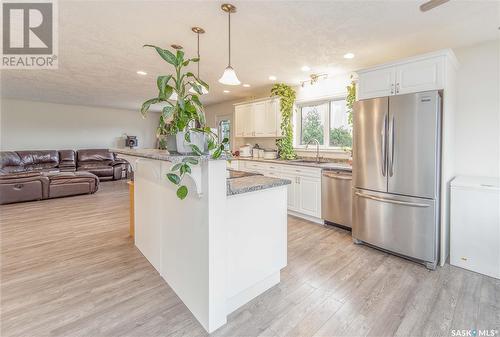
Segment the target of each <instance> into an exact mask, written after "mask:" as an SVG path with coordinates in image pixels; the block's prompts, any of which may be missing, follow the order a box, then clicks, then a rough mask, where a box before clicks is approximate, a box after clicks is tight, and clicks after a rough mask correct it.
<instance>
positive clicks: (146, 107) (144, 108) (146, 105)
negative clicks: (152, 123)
mask: <svg viewBox="0 0 500 337" xmlns="http://www.w3.org/2000/svg"><path fill="white" fill-rule="evenodd" d="M159 101H160V100H159V99H158V98H151V99H148V100H147V101H146V102H144V103H142V107H141V114H142V116H143V117H145V116H146V113H147V112H148V110H149V107H150V106H151V104H156V103H158V102H159Z"/></svg>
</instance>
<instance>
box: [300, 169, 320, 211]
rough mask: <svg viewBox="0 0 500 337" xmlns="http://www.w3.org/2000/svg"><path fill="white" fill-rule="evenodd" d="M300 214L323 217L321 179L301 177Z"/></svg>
mask: <svg viewBox="0 0 500 337" xmlns="http://www.w3.org/2000/svg"><path fill="white" fill-rule="evenodd" d="M298 194H299V198H300V199H299V200H300V201H299V210H298V211H299V212H300V213H303V214H307V215H311V216H315V217H318V218H320V217H321V179H318V178H310V177H299V179H298Z"/></svg>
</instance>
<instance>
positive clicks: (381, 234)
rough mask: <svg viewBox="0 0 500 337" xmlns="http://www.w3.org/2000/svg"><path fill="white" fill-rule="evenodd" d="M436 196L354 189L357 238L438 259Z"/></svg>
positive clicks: (430, 259)
mask: <svg viewBox="0 0 500 337" xmlns="http://www.w3.org/2000/svg"><path fill="white" fill-rule="evenodd" d="M436 214H437V210H436V204H435V200H429V199H421V198H413V197H403V196H398V195H393V194H388V193H377V192H371V191H366V190H361V189H355V190H354V193H353V230H352V235H353V237H354V238H355V239H358V240H361V241H364V242H366V243H369V244H371V245H374V246H376V247H379V248H382V249H385V250H388V251H391V252H394V253H397V254H401V255H405V256H408V257H411V258H414V259H418V260H422V261H427V262H435V261H437V217H436Z"/></svg>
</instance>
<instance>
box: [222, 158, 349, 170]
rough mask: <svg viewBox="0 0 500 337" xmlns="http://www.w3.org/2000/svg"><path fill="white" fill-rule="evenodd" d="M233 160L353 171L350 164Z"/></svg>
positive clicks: (279, 160)
mask: <svg viewBox="0 0 500 337" xmlns="http://www.w3.org/2000/svg"><path fill="white" fill-rule="evenodd" d="M232 159H233V160H247V161H258V162H263V163H275V164H284V165H295V166H307V167H317V168H320V169H322V170H342V171H352V166H351V165H349V164H348V163H335V162H320V163H316V162H315V161H308V160H300V159H298V160H297V159H296V160H283V159H263V158H252V157H233V158H232Z"/></svg>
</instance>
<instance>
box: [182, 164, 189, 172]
mask: <svg viewBox="0 0 500 337" xmlns="http://www.w3.org/2000/svg"><path fill="white" fill-rule="evenodd" d="M180 172H181V174H186V173H191V167H190V166H189V164H183V165H182V166H181V169H180Z"/></svg>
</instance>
